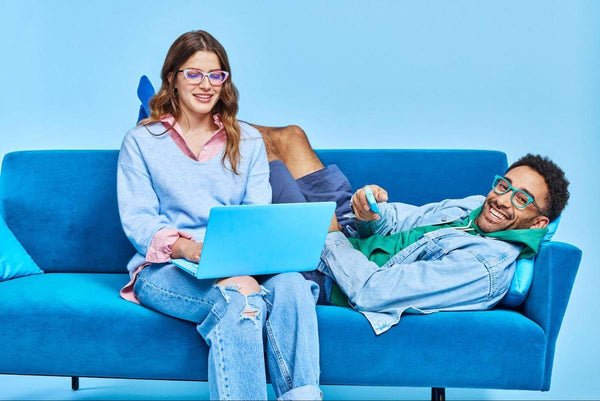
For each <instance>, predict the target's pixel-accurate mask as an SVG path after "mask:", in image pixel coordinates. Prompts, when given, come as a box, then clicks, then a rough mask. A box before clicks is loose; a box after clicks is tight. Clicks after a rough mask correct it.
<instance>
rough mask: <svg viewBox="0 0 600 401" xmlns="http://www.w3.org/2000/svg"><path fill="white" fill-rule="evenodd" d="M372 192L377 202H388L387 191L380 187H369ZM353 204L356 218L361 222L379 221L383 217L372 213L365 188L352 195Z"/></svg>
mask: <svg viewBox="0 0 600 401" xmlns="http://www.w3.org/2000/svg"><path fill="white" fill-rule="evenodd" d="M367 186H368V187H369V188H370V189H371V192H373V196H374V197H375V200H376V201H377V202H387V200H388V193H387V191H386V190H385V189H383V188H381V187H380V186H379V185H367ZM350 202H351V203H352V210H353V211H354V214H355V215H356V218H357V219H359V220H364V221H369V220H379V218H380V217H381V216H379V215H378V214H377V213H374V212H372V211H371V208H370V207H369V202H368V201H367V195H366V193H365V188H364V187H363V188H361V189H359V190H358V191H356V192H355V193H354V195H352V199H351V201H350Z"/></svg>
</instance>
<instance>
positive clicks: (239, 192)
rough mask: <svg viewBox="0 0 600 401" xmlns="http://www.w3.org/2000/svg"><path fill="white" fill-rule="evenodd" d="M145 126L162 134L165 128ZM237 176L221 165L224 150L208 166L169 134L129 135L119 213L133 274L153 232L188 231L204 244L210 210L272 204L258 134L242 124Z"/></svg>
mask: <svg viewBox="0 0 600 401" xmlns="http://www.w3.org/2000/svg"><path fill="white" fill-rule="evenodd" d="M147 128H148V129H149V130H151V131H152V132H153V133H155V134H158V133H161V132H163V131H164V128H163V126H162V124H160V123H155V124H151V125H148V126H147ZM240 128H241V141H240V154H241V157H240V163H239V165H238V173H239V175H235V174H234V173H233V171H231V164H230V163H229V160H228V159H225V167H224V166H223V163H222V162H221V159H222V156H223V151H221V152H219V153H218V154H217V155H216V156H214V157H212V158H211V159H210V160H207V161H205V162H199V161H195V160H192V159H191V158H189V157H188V156H186V155H185V154H184V153H183V152H182V151H181V149H180V148H179V147H178V146H177V145H176V144H175V142H173V139H172V138H171V136H170V135H169V134H168V133H166V134H164V135H161V136H154V135H151V134H150V132H148V129H146V127H143V126H137V127H135V128H133V129H131V130H129V131H128V132H127V134H126V135H125V138H124V139H123V144H122V146H121V152H120V153H119V163H118V169H117V196H118V203H119V214H120V216H121V224H122V225H123V230H124V231H125V235H126V236H127V238H129V240H130V241H131V243H132V244H133V246H134V247H135V249H136V250H137V254H136V255H135V256H134V257H133V258H132V259H131V260H130V261H129V263H128V264H127V269H128V270H129V272H130V273H131V272H133V271H134V270H135V269H136V268H137V267H138V266H140V265H141V264H142V263H144V262H145V257H146V253H147V251H148V248H149V247H150V244H151V242H152V239H153V237H154V234H156V232H158V231H159V230H161V229H164V228H173V229H176V230H181V231H184V232H186V233H188V234H190V235H192V236H193V237H194V239H195V240H196V241H199V242H200V241H202V240H203V238H204V234H205V232H206V225H207V223H208V215H209V212H210V209H211V208H212V207H214V206H220V205H252V204H267V203H271V186H270V185H269V163H268V160H267V153H266V151H265V146H264V143H263V140H262V136H261V135H260V133H259V132H258V131H257V130H256V129H254V128H253V127H251V126H250V125H248V124H245V123H240Z"/></svg>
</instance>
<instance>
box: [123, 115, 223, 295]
mask: <svg viewBox="0 0 600 401" xmlns="http://www.w3.org/2000/svg"><path fill="white" fill-rule="evenodd" d="M213 120H214V122H215V124H216V125H217V127H219V128H218V129H217V131H215V132H214V133H213V134H212V136H211V137H210V139H209V140H208V141H207V142H206V143H205V144H204V146H203V147H202V150H201V151H200V154H199V155H198V156H196V155H195V154H194V152H192V151H191V149H190V147H189V146H188V144H187V142H186V141H185V138H184V137H183V135H181V132H182V130H181V127H180V126H179V124H178V123H177V121H176V120H175V117H173V116H172V115H170V114H166V115H164V116H162V117H161V118H160V122H161V123H162V124H163V125H164V126H165V128H166V129H168V130H169V135H170V136H171V138H172V139H173V142H175V144H176V145H177V147H178V148H179V149H181V151H182V152H183V153H184V154H185V155H186V156H187V157H189V158H190V159H192V160H195V161H198V162H205V161H207V160H210V159H212V158H213V157H214V156H216V155H217V154H218V153H219V152H221V150H222V149H223V148H224V147H225V144H226V143H227V133H226V131H225V126H224V125H223V122H222V121H221V116H220V115H219V114H213ZM179 238H187V239H191V240H193V239H194V238H193V237H192V236H191V235H189V234H187V233H185V232H183V231H179V230H174V229H172V228H165V229H162V230H160V231H158V232H157V233H156V234H154V237H153V238H152V242H151V243H150V247H149V248H148V252H147V253H146V263H143V264H141V265H140V266H138V268H137V269H135V271H134V272H133V273H132V274H131V280H129V282H128V283H127V284H126V285H125V286H124V287H123V288H122V289H121V292H120V294H121V297H122V298H123V299H126V300H128V301H131V302H135V303H137V304H139V303H140V302H139V301H138V299H137V297H136V296H135V294H134V293H133V286H134V285H135V280H136V278H137V275H138V274H139V273H140V272H141V271H142V269H143V268H144V267H146V266H148V265H150V264H152V263H166V262H168V261H169V260H170V259H171V252H172V250H173V244H175V241H177V240H178V239H179Z"/></svg>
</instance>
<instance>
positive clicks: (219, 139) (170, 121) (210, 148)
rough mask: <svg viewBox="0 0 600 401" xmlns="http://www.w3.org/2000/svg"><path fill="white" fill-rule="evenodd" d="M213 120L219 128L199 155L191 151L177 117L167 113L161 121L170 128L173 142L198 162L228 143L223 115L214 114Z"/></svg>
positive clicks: (214, 153)
mask: <svg viewBox="0 0 600 401" xmlns="http://www.w3.org/2000/svg"><path fill="white" fill-rule="evenodd" d="M213 120H214V122H215V124H216V125H217V127H219V129H217V130H216V131H215V133H213V134H212V136H211V137H210V139H209V140H208V141H206V143H205V144H204V146H203V147H202V150H201V151H200V154H199V155H198V156H196V155H195V154H194V152H192V151H191V149H190V147H189V146H188V144H187V142H186V141H185V138H184V137H183V136H182V135H181V132H182V130H181V127H180V126H179V123H177V121H176V120H175V117H173V116H172V115H170V114H167V115H164V116H162V117H161V119H160V122H161V123H162V124H163V125H164V126H165V128H166V129H169V135H170V136H171V138H173V142H175V144H176V145H177V146H178V147H179V149H181V151H182V152H183V153H184V154H185V155H186V156H187V157H189V158H190V159H193V160H196V161H198V162H205V161H207V160H210V159H212V158H213V157H214V156H215V155H216V154H217V153H219V152H220V151H221V149H223V147H224V146H225V144H226V143H227V133H226V132H225V126H224V125H223V122H222V121H221V116H220V115H219V114H213Z"/></svg>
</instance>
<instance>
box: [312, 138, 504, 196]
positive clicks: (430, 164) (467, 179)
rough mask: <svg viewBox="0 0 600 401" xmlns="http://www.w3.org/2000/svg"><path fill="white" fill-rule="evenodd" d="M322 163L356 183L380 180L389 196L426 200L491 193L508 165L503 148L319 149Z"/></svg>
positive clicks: (363, 183) (355, 187)
mask: <svg viewBox="0 0 600 401" xmlns="http://www.w3.org/2000/svg"><path fill="white" fill-rule="evenodd" d="M317 154H318V155H319V158H320V159H321V160H322V161H323V164H325V165H327V164H337V166H338V167H339V168H340V170H342V171H343V172H344V173H345V174H346V176H347V177H348V179H349V180H350V183H351V184H352V188H354V189H358V188H360V187H362V186H364V185H367V184H377V185H379V186H381V187H383V188H384V189H385V190H387V191H388V196H389V200H390V202H404V203H410V204H411V205H424V204H426V203H430V202H438V201H440V200H443V199H458V198H464V197H466V196H470V195H487V193H488V192H489V191H490V190H491V189H492V181H493V179H494V175H495V174H499V175H504V173H505V172H506V168H507V162H506V155H505V154H504V153H503V152H497V151H487V150H399V149H394V150H387V149H386V150H380V149H369V150H365V149H360V150H319V151H317Z"/></svg>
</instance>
